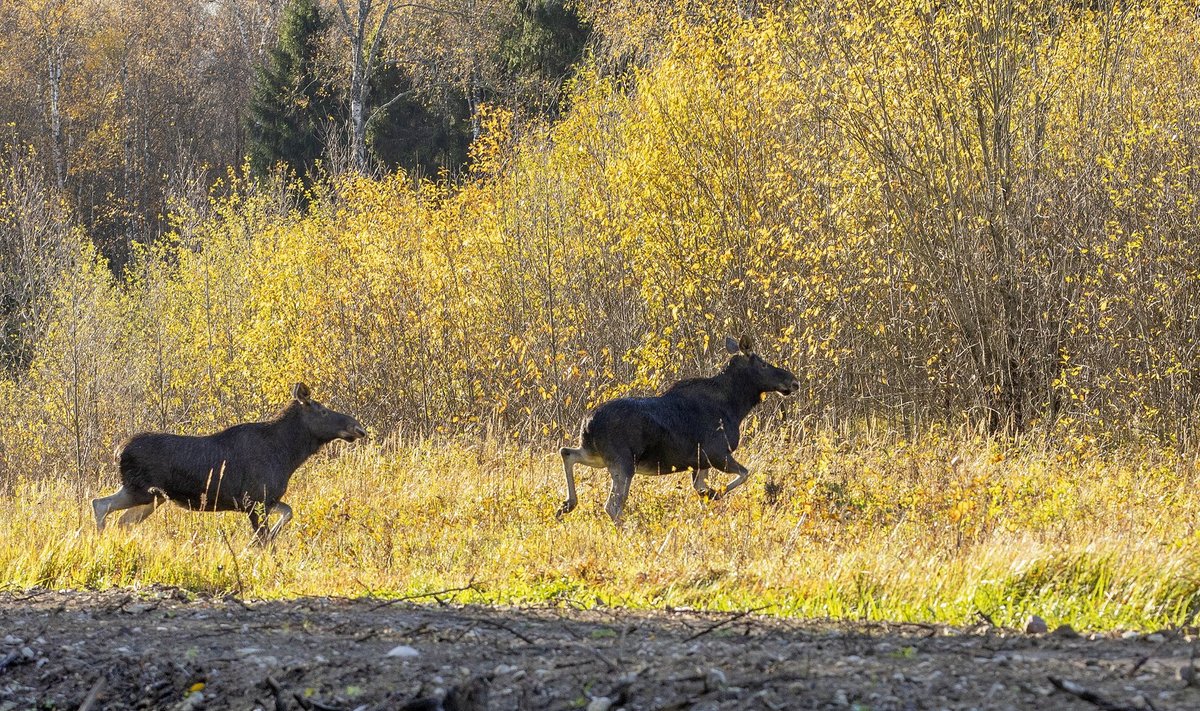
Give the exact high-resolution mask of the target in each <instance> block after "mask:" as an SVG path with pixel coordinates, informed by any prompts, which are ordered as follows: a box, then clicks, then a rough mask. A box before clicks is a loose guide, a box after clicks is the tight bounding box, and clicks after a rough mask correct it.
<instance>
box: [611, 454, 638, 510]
mask: <svg viewBox="0 0 1200 711" xmlns="http://www.w3.org/2000/svg"><path fill="white" fill-rule="evenodd" d="M633 468H634V467H633V458H632V457H629V458H628V459H624V460H621V461H619V462H614V463H612V464H610V465H608V473H609V475H610V476H611V477H612V493H611V494H609V495H608V503H606V504H605V505H604V510H605V511H607V512H608V516H609V518H611V519H612V520H613V523H619V522H620V519H621V511H622V510H623V509H624V508H625V500H626V499H628V498H629V485H630V484H632V483H633Z"/></svg>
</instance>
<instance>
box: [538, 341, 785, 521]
mask: <svg viewBox="0 0 1200 711" xmlns="http://www.w3.org/2000/svg"><path fill="white" fill-rule="evenodd" d="M725 347H726V348H727V349H728V350H729V352H730V353H732V354H733V357H732V358H730V359H729V363H728V364H726V366H725V369H724V370H722V371H721V372H720V373H718V374H716V375H714V376H712V377H711V378H691V379H688V380H681V381H679V382H678V383H675V384H674V385H672V386H671V387H670V388H668V389H667V391H666V392H665V393H663V394H662V395H659V396H658V397H625V398H618V399H616V400H610V401H608V402H606V403H604V404H602V405H600V406H599V407H597V408H596V409H594V410H592V411H591V412H590V413H588V414H587V415H586V416H584V418H583V424H582V426H581V427H580V432H579V439H580V442H581V444H580V446H579V448H578V449H572V448H570V447H563V448H562V449H561V450H559V453H560V454H561V455H562V459H563V473H564V474H565V476H566V478H567V500H566V501H564V502H563V505H562V507H561V508H559V510H558V517H559V518H561V517H562V516H563V515H565V514H568V513H570V512H571V511H573V510H574V509H575V505H576V503H577V502H576V498H575V473H574V467H575V465H576V464H586V465H588V466H589V467H596V468H599V467H608V473H609V475H610V476H611V477H612V493H611V494H610V495H609V497H608V503H607V504H605V506H604V510H605V511H607V512H608V515H609V516H611V517H612V519H613V521H617V520H619V518H620V516H621V510H622V509H623V508H624V506H625V499H626V498H627V497H628V496H629V485H630V482H632V480H633V474H634V472H635V471H636V472H640V473H643V474H669V473H671V472H677V471H684V470H687V469H691V470H692V486H693V487H694V488H695V489H696V492H697V493H698V494H700V495H701V496H704V497H706V498H709V499H716V498H720V497H721V496H723V495H724V494H727V493H729V492H730V491H733V490H734V489H736V488H738V487H739V486H741V485H742V484H743V483H744V482H745V481H746V476H747V475H748V474H749V471H748V470H747V469H746V467H744V466H742V465H741V464H739V463H738V462H737V460H735V459H734V458H733V452H734V450H736V449H737V447H738V442H739V440H740V437H741V432H740V430H741V425H742V420H744V419H745V418H746V415H748V414H750V411H751V410H752V409H754V406H755V405H757V404H758V403H759V402H761V401H762V397H763V393H767V392H778V393H782V394H784V395H790V394H791V393H793V392H794V391H795V390H797V389H798V388H799V387H800V384H799V383H798V382H797V380H796V376H795V375H793V374H792V373H791V372H790V371H788V370H784V369H783V368H778V367H776V366H773V365H771V364H770V363H767V362H766V361H765V360H763V359H762V358H761V357H760V356H759V355H758V354H757V353H755V352H754V349H753V346H752V344H751V342H750V339H749V338H748V337H746V336H742V340H741V341H740V342H738V341H734V340H733V339H732V338H729V337H726V339H725ZM710 467H711V468H716V469H717V470H719V471H722V472H726V473H730V474H735V475H736V477H735V478H734V480H733V481H732V482H730V483H729V485H728V486H723V487H719V488H715V489H714V488H710V487H709V485H708V482H707V476H708V470H709V468H710Z"/></svg>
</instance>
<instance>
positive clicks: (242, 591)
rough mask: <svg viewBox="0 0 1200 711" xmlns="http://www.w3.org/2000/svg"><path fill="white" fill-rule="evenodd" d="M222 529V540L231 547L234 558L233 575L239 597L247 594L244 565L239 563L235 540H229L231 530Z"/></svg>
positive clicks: (228, 547) (230, 552) (230, 555)
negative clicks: (244, 581)
mask: <svg viewBox="0 0 1200 711" xmlns="http://www.w3.org/2000/svg"><path fill="white" fill-rule="evenodd" d="M220 530H221V540H222V541H225V547H226V548H227V549H229V557H230V558H232V559H233V577H234V579H235V580H237V586H238V592H237V597H245V596H246V585H245V583H243V582H242V566H241V564H240V563H238V556H237V551H235V550H234V549H233V542H232V541H230V540H229V532H228V531H226V530H225V529H223V528H222V529H220Z"/></svg>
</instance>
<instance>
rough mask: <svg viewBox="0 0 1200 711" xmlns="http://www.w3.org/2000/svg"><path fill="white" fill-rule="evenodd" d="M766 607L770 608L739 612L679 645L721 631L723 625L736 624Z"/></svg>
mask: <svg viewBox="0 0 1200 711" xmlns="http://www.w3.org/2000/svg"><path fill="white" fill-rule="evenodd" d="M768 607H770V605H763V606H762V607H756V608H754V609H752V610H746V611H744V612H739V613H737V614H736V615H734V616H733V617H730V618H729V619H727V620H721V621H720V622H718V623H716V624H713V625H709V626H708V627H705V628H704V629H702V630H700V631H699V632H697V633H696V634H694V635H692V636H691V637H688V638H687V639H685V640H683V641H682V642H680V644H687V643H688V642H691V641H692V640H695V639H699V638H701V637H703V636H704V635H706V634H709V633H710V632H714V631H716V630H719V629H721V628H722V627H724V626H725V625H728V624H731V623H733V622H737V621H738V620H740V619H742V618H743V617H747V616H749V615H753V614H754V613H756V612H762V611H763V610H765V609H767V608H768Z"/></svg>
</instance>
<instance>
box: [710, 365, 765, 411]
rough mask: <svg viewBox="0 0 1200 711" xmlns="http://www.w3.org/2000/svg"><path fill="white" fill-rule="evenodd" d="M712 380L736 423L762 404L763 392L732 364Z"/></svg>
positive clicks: (747, 375)
mask: <svg viewBox="0 0 1200 711" xmlns="http://www.w3.org/2000/svg"><path fill="white" fill-rule="evenodd" d="M713 380H715V381H717V383H718V385H719V390H720V392H721V393H722V394H723V396H724V397H723V399H724V400H725V402H726V403H727V404H728V406H729V409H730V410H731V411H732V413H733V415H734V416H735V417H736V418H737V421H738V422H741V421H742V420H744V419H746V415H749V414H750V411H751V410H753V409H754V408H755V407H756V406H757V405H758V403H760V402H762V395H763V390H762V389H761V388H759V387H758V386H757V385H755V384H754V383H753V382H752V381H751V379H750V377H749V374H747V373H746V372H744V371H743V370H740V369H737V368H734V367H732V363H731V364H730V365H727V366H725V369H724V370H722V371H721V372H720V373H718V374H717V375H714V376H713Z"/></svg>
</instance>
